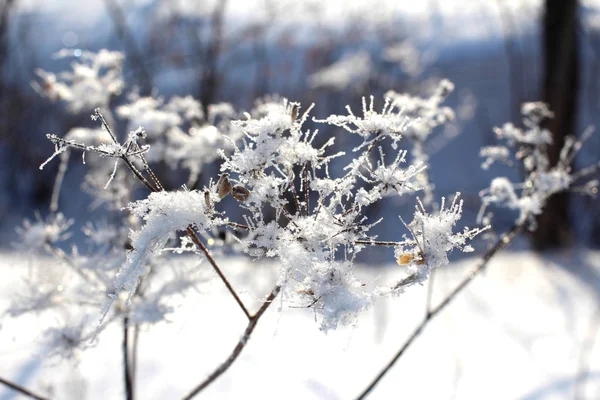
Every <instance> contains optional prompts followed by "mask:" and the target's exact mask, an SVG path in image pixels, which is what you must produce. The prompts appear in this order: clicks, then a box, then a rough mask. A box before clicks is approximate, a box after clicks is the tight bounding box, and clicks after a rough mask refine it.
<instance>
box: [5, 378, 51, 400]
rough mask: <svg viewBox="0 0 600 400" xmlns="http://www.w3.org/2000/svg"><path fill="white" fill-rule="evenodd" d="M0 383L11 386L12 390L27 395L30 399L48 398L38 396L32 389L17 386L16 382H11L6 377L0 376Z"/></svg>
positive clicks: (44, 399)
mask: <svg viewBox="0 0 600 400" xmlns="http://www.w3.org/2000/svg"><path fill="white" fill-rule="evenodd" d="M0 383H1V384H3V385H5V386H8V387H9V388H11V389H12V390H14V391H15V392H19V393H21V394H22V395H24V396H27V397H29V398H31V399H36V400H48V398H47V397H43V396H40V395H39V394H35V393H33V392H32V391H30V390H28V389H25V388H24V387H23V386H19V385H17V384H16V383H14V382H11V381H7V380H6V379H4V378H1V377H0Z"/></svg>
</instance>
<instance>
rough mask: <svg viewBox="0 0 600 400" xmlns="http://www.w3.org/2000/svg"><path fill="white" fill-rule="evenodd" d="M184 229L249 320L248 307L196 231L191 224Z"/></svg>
mask: <svg viewBox="0 0 600 400" xmlns="http://www.w3.org/2000/svg"><path fill="white" fill-rule="evenodd" d="M186 231H187V234H188V236H189V237H190V239H192V241H193V242H194V243H195V244H196V246H198V248H199V249H200V250H202V252H203V253H204V255H205V256H206V259H207V260H208V262H209V263H210V265H211V266H212V267H213V269H214V270H215V272H216V273H217V275H219V277H220V278H221V280H222V281H223V283H224V284H225V286H227V290H229V293H231V295H232V296H233V298H234V299H235V301H236V302H237V303H238V305H239V306H240V308H241V309H242V311H243V312H244V314H246V317H247V318H248V319H249V320H250V321H251V320H252V316H251V315H250V313H249V312H248V309H247V308H246V306H245V305H244V303H243V302H242V299H240V297H239V296H238V294H237V293H236V292H235V290H234V289H233V286H231V283H229V280H227V278H226V277H225V275H224V274H223V272H222V271H221V268H219V266H218V265H217V263H216V262H215V259H214V258H213V257H212V255H211V254H210V252H209V251H208V249H207V248H206V246H204V243H202V241H201V240H200V238H198V235H196V232H194V230H193V229H192V227H191V226H188V227H187V229H186Z"/></svg>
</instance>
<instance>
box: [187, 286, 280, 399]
mask: <svg viewBox="0 0 600 400" xmlns="http://www.w3.org/2000/svg"><path fill="white" fill-rule="evenodd" d="M280 290H281V287H280V286H279V285H278V286H275V287H274V288H273V290H271V293H269V296H267V298H266V300H265V301H264V303H263V304H262V305H261V306H260V308H259V309H258V311H257V312H256V313H255V314H254V315H251V316H249V320H248V325H247V326H246V329H245V330H244V333H243V334H242V337H241V338H240V340H239V341H238V343H237V345H236V346H235V347H234V349H233V351H232V352H231V354H230V355H229V357H227V359H226V360H225V361H224V362H223V363H222V364H221V365H219V367H218V368H217V369H215V370H214V371H213V373H211V374H210V375H209V376H208V377H207V378H206V379H205V380H204V381H203V382H201V383H200V384H199V385H198V386H196V387H195V388H194V389H192V391H191V392H190V393H188V394H187V395H186V396H185V397H184V398H183V399H184V400H189V399H191V398H193V397H194V396H196V395H197V394H198V393H200V392H201V391H202V390H203V389H205V388H206V387H208V386H209V385H210V384H211V383H213V382H214V381H215V380H216V379H217V378H218V377H219V376H221V375H222V374H223V373H224V372H225V371H227V369H229V367H230V366H231V365H232V364H233V362H234V361H235V360H236V359H237V358H238V357H239V355H240V353H241V352H242V350H244V347H246V344H247V343H248V340H249V339H250V336H251V335H252V332H253V331H254V328H256V324H257V323H258V320H259V319H260V317H261V316H262V315H263V314H264V312H265V311H267V308H269V306H270V305H271V303H272V302H273V300H274V299H275V297H277V295H278V294H279V291H280Z"/></svg>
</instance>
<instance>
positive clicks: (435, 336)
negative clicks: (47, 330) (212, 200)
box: [0, 249, 600, 400]
mask: <svg viewBox="0 0 600 400" xmlns="http://www.w3.org/2000/svg"><path fill="white" fill-rule="evenodd" d="M176 260H177V261H178V262H186V263H187V262H189V263H197V262H198V261H197V259H196V258H194V257H191V256H184V257H178V258H176ZM475 260H476V258H467V259H464V260H462V261H460V262H454V263H451V264H450V266H449V267H447V268H444V269H440V270H437V271H436V275H435V277H434V281H433V282H434V296H433V301H434V303H435V302H437V301H439V300H440V299H441V298H442V297H443V296H444V294H445V293H447V292H448V291H449V290H450V289H451V288H452V287H453V286H454V285H455V284H456V283H457V282H458V281H459V280H460V279H461V278H462V276H464V275H465V273H466V272H467V271H468V269H469V268H470V267H472V266H473V264H474V262H475ZM30 262H45V263H46V265H47V268H48V269H49V270H51V269H52V268H53V267H54V266H55V263H54V262H53V261H49V260H40V259H38V260H35V259H32V258H28V257H27V256H26V255H23V254H19V253H12V252H10V253H7V252H5V253H2V254H0V274H1V276H2V277H3V278H2V279H1V280H0V312H3V311H4V310H6V308H7V307H8V304H9V301H10V299H11V298H12V297H14V296H15V295H16V294H17V293H18V292H19V290H22V286H23V278H24V277H26V276H27V274H28V271H29V270H30V269H29V267H28V265H29V263H30ZM218 262H219V263H220V264H221V265H222V266H223V269H224V270H225V273H226V274H228V275H229V276H231V277H232V278H231V279H232V282H233V284H234V286H235V287H236V288H237V289H238V291H239V292H241V293H242V297H243V299H244V300H245V301H246V302H248V303H254V307H257V306H258V305H259V304H260V300H261V298H262V297H263V296H264V295H265V294H266V293H267V292H268V291H269V288H270V286H271V285H272V283H273V282H274V281H275V271H276V270H277V266H276V265H275V264H267V263H263V262H261V263H252V262H251V261H248V260H246V259H242V258H222V259H218ZM198 268H201V269H204V270H205V272H206V273H205V276H206V278H207V279H206V281H204V283H202V284H200V285H199V286H198V288H197V289H198V290H197V291H193V292H191V294H189V295H188V296H187V297H185V298H184V299H183V300H181V301H180V303H181V304H180V307H178V308H177V310H176V311H175V313H174V314H172V315H171V318H170V322H164V323H160V324H158V325H156V326H153V327H150V328H147V329H143V330H142V332H141V335H140V347H139V360H138V373H137V393H138V398H140V399H171V398H181V397H182V396H183V395H184V394H186V393H187V392H188V391H190V390H191V389H192V388H193V387H194V386H195V385H196V384H198V383H199V382H200V381H201V380H203V379H204V378H205V377H206V376H207V375H208V374H209V373H210V372H211V371H212V370H213V369H214V368H215V367H216V366H217V365H218V364H219V363H221V362H222V361H223V360H224V359H225V358H226V357H227V356H228V354H229V352H230V351H231V350H232V349H233V347H234V346H235V344H236V343H237V340H238V339H239V337H240V336H241V333H242V331H243V329H244V327H245V323H246V322H245V317H244V315H243V314H242V313H241V311H240V310H239V308H237V306H236V304H235V302H234V301H233V299H232V298H231V297H229V296H228V295H227V292H226V290H225V288H224V287H223V285H222V283H221V282H220V281H219V280H218V279H217V278H216V277H215V276H214V274H212V273H211V272H210V271H209V266H208V263H202V264H200V265H199V267H198ZM401 268H402V267H400V266H398V265H396V264H390V265H388V266H385V267H381V268H366V267H360V269H359V271H357V276H358V277H359V278H361V279H363V281H364V282H373V281H376V283H377V284H379V283H381V282H385V281H390V280H393V278H394V277H398V276H399V273H400V272H401V270H400V269H401ZM49 276H50V279H55V280H56V281H57V282H58V283H63V282H62V281H61V279H60V277H57V276H53V275H52V274H50V275H49ZM426 288H427V284H425V285H424V286H421V287H418V286H417V287H413V288H410V289H408V290H407V291H406V293H404V294H403V295H402V296H400V297H398V298H390V299H385V300H381V301H379V302H378V303H376V305H375V306H374V307H373V308H372V309H371V310H369V311H368V312H365V313H364V314H362V315H361V317H360V319H359V321H358V323H357V325H356V326H355V327H350V328H343V329H338V330H336V331H330V332H329V333H328V334H324V333H322V332H321V331H319V327H318V324H316V323H315V321H314V314H313V311H311V310H310V309H305V308H304V309H303V308H288V307H286V306H284V307H283V310H282V311H280V310H279V309H280V307H281V302H280V298H278V299H277V301H276V302H275V304H273V305H272V306H271V308H270V309H269V310H268V311H267V313H266V314H265V315H264V316H263V318H262V319H261V320H260V322H259V324H258V326H257V328H256V330H255V331H254V334H253V335H252V337H251V339H250V341H249V343H248V345H247V347H246V348H245V349H244V351H243V352H242V354H241V356H240V358H239V359H238V360H237V362H236V363H235V364H234V365H233V366H232V367H231V369H230V370H229V371H227V372H226V373H225V374H224V375H223V376H222V377H221V378H219V379H218V380H217V381H216V382H215V383H214V384H213V385H212V386H210V387H209V388H208V389H207V390H206V391H205V392H204V393H203V396H200V397H199V398H204V399H241V398H244V399H251V398H260V399H350V398H354V397H355V396H356V395H358V393H360V391H361V390H362V389H364V388H365V387H366V385H367V384H368V382H369V381H370V380H371V379H372V377H373V376H374V375H375V373H376V372H377V371H379V370H380V368H382V367H383V366H384V364H385V363H386V362H387V361H388V360H389V359H390V358H391V356H392V355H393V353H394V352H395V351H396V350H397V349H398V348H399V346H400V345H401V344H402V343H403V341H404V340H405V338H406V337H407V336H408V335H409V333H410V332H411V331H412V330H413V329H414V327H415V326H416V324H417V322H418V321H419V320H420V319H421V318H423V314H424V311H425V295H426ZM599 298H600V253H599V252H591V251H587V250H577V249H572V250H567V251H564V252H556V253H549V254H546V255H543V256H538V255H535V254H533V253H529V252H519V253H511V252H505V253H503V254H501V255H499V256H497V257H496V258H494V259H493V261H492V262H491V264H490V265H489V267H488V269H487V271H486V272H485V273H484V274H482V275H481V276H479V277H477V278H476V280H475V281H474V282H473V283H472V285H471V286H469V287H468V288H467V289H466V291H464V292H463V293H461V294H460V295H459V296H458V297H457V298H456V300H455V301H454V302H453V303H452V304H451V305H450V306H449V307H448V308H447V309H446V310H444V311H443V312H442V314H441V315H440V316H439V318H437V319H436V320H434V321H433V322H432V323H431V324H430V326H429V327H428V328H427V329H426V330H425V332H424V333H423V335H422V336H421V337H419V338H418V339H417V340H416V342H415V343H414V344H413V346H411V347H410V348H409V350H408V351H407V352H406V354H405V355H404V356H403V357H402V358H401V359H400V361H399V362H398V363H397V365H396V366H395V367H393V369H392V370H391V371H390V372H389V374H388V375H387V376H386V377H385V378H384V379H383V380H382V381H381V382H380V384H379V385H378V386H377V387H376V388H375V390H374V392H373V393H372V395H371V396H370V397H369V398H370V399H392V398H393V399H396V398H405V399H571V398H573V397H574V391H575V388H576V387H575V383H576V382H577V379H576V378H577V374H578V365H579V362H580V360H581V359H580V357H581V356H582V355H583V356H584V359H586V360H590V361H591V364H590V370H589V374H588V379H587V380H585V381H582V382H580V387H579V388H578V390H579V393H580V394H582V395H584V396H583V397H582V398H589V399H592V398H597V397H595V396H598V394H599V393H600V380H599V379H598V378H599V377H600V375H599V373H600V344H596V345H595V346H593V344H594V343H593V341H590V340H589V339H590V337H592V338H593V337H594V335H590V334H589V332H593V333H594V334H596V336H597V333H598V332H597V331H595V330H594V329H593V328H594V327H596V328H597V327H598V326H599V325H598V324H599V323H600V316H599V315H600V314H599V309H600V308H599V304H600V302H599V301H598V300H599ZM253 300H254V301H253ZM100 311H101V310H98V314H100ZM60 318H61V316H59V315H53V314H51V313H50V312H46V313H44V314H41V315H39V316H33V315H28V316H25V317H20V318H18V319H12V318H10V317H3V318H2V320H0V376H2V377H3V378H6V379H11V380H13V381H16V382H18V383H20V384H22V385H24V386H26V387H28V388H30V389H32V390H35V391H37V392H39V393H43V394H47V395H51V397H52V398H56V399H90V400H91V399H119V398H124V394H123V384H122V367H121V361H122V360H121V353H120V346H121V336H120V335H121V330H120V327H119V325H118V324H117V325H114V326H112V327H111V328H109V329H107V330H106V331H104V332H102V333H101V335H100V337H99V342H98V344H97V345H96V346H95V347H92V348H90V349H88V350H86V351H85V352H84V353H82V355H81V357H80V358H79V360H69V361H63V360H61V359H59V358H56V357H51V356H49V355H48V352H49V349H45V348H44V347H43V346H42V345H41V343H43V341H44V338H43V337H41V336H40V332H41V330H42V327H44V326H48V325H49V324H50V325H51V324H53V323H56V321H57V320H60ZM92 319H93V318H92ZM590 327H592V330H591V331H590ZM586 338H587V339H586ZM582 349H584V350H583V353H582ZM19 398H21V397H19V396H18V395H17V394H15V392H13V391H11V390H9V389H7V388H6V387H4V386H0V400H9V399H19Z"/></svg>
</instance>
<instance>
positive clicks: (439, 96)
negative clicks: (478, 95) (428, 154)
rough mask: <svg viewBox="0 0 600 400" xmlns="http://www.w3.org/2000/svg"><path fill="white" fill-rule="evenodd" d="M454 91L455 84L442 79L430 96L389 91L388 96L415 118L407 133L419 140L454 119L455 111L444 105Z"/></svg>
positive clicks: (405, 112)
mask: <svg viewBox="0 0 600 400" xmlns="http://www.w3.org/2000/svg"><path fill="white" fill-rule="evenodd" d="M453 91H454V84H453V83H452V82H450V81H449V80H447V79H442V80H441V81H440V83H439V84H438V86H437V88H436V89H435V91H434V93H433V94H432V95H431V97H429V98H421V97H417V96H411V95H409V94H406V93H397V92H395V91H393V90H391V91H389V92H387V93H386V94H385V95H386V97H388V98H390V99H391V100H392V101H393V102H394V106H395V107H396V108H398V109H401V110H403V112H404V114H405V115H407V116H410V117H412V118H414V119H415V121H414V122H413V123H412V124H411V125H410V127H408V129H407V132H406V135H407V136H409V137H411V138H412V139H414V140H417V141H419V142H424V141H425V140H427V138H428V137H429V135H431V133H432V132H433V129H434V128H435V127H437V126H439V125H443V124H445V123H447V122H449V121H452V120H454V111H452V109H451V108H450V107H444V106H442V103H443V102H444V101H445V100H446V98H447V97H448V96H449V95H450V93H452V92H453Z"/></svg>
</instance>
